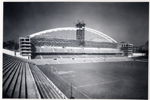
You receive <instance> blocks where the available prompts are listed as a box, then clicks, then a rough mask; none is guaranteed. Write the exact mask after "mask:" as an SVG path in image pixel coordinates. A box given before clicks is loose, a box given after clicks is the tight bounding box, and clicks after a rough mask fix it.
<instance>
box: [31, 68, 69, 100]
mask: <svg viewBox="0 0 150 100" xmlns="http://www.w3.org/2000/svg"><path fill="white" fill-rule="evenodd" d="M30 67H31V69H32V71H33V74H35V75H36V76H37V78H38V80H39V81H38V84H41V85H44V86H43V87H44V90H45V92H47V93H48V94H47V95H48V96H49V98H52V99H63V98H64V97H65V98H67V97H66V96H64V95H63V94H62V92H60V90H59V89H58V88H56V86H55V87H54V84H52V82H51V81H50V80H49V79H48V77H47V76H46V75H45V74H44V73H43V72H42V71H41V70H40V69H39V68H38V67H37V66H35V65H32V66H30ZM39 91H40V90H39ZM58 91H59V92H58Z"/></svg>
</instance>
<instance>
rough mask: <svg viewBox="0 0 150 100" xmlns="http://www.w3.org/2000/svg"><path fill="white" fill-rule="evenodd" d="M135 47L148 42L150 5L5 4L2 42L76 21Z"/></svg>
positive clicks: (98, 3) (96, 3) (67, 25)
mask: <svg viewBox="0 0 150 100" xmlns="http://www.w3.org/2000/svg"><path fill="white" fill-rule="evenodd" d="M78 20H80V21H84V22H85V23H86V27H88V28H92V29H95V30H98V31H100V32H103V33H105V34H107V35H108V36H110V37H112V38H113V39H114V40H116V41H117V42H118V44H120V43H121V42H129V43H131V44H133V45H134V46H141V45H144V44H145V43H146V42H147V41H148V34H149V33H148V31H149V26H148V25H149V3H148V2H120V3H119V2H4V3H3V41H8V40H15V41H16V42H18V37H22V36H23V37H24V36H27V35H31V34H33V33H36V32H39V31H43V30H47V29H53V28H61V27H75V24H74V22H75V23H77V21H78Z"/></svg>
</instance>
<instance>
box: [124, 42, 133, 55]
mask: <svg viewBox="0 0 150 100" xmlns="http://www.w3.org/2000/svg"><path fill="white" fill-rule="evenodd" d="M121 50H122V51H123V52H124V54H123V55H124V56H128V57H130V56H132V53H133V44H130V43H127V42H121Z"/></svg>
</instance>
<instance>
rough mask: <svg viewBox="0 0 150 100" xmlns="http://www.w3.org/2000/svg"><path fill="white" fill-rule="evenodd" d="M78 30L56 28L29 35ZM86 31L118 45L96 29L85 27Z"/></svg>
mask: <svg viewBox="0 0 150 100" xmlns="http://www.w3.org/2000/svg"><path fill="white" fill-rule="evenodd" d="M77 29H78V28H74V27H64V28H54V29H48V30H44V31H41V32H37V33H33V34H31V35H29V37H34V36H37V35H41V34H46V33H48V32H49V33H51V32H57V31H66V30H74V31H76V30H77ZM85 30H86V31H88V32H91V33H94V34H97V35H99V36H101V37H103V38H104V39H106V40H108V41H109V42H111V43H117V41H116V40H114V39H113V38H111V37H110V36H108V35H106V34H104V33H102V32H100V31H97V30H94V29H91V28H87V27H85Z"/></svg>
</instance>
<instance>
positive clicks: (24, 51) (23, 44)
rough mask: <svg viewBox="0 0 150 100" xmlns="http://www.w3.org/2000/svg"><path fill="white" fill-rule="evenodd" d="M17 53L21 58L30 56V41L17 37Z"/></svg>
mask: <svg viewBox="0 0 150 100" xmlns="http://www.w3.org/2000/svg"><path fill="white" fill-rule="evenodd" d="M19 51H20V54H21V55H22V56H31V41H30V38H29V37H19Z"/></svg>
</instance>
